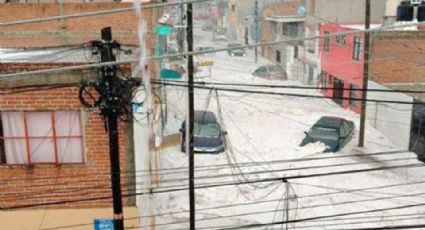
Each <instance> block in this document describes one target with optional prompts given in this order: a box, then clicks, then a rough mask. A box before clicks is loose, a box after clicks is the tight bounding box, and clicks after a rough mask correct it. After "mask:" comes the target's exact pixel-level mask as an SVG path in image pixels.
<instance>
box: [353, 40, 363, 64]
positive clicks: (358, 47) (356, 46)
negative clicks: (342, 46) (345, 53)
mask: <svg viewBox="0 0 425 230" xmlns="http://www.w3.org/2000/svg"><path fill="white" fill-rule="evenodd" d="M361 44H362V41H361V38H360V37H354V47H353V59H354V60H360V54H361Z"/></svg>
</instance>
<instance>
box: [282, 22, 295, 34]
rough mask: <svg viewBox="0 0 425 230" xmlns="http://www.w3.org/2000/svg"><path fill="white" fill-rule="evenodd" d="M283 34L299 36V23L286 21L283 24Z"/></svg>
mask: <svg viewBox="0 0 425 230" xmlns="http://www.w3.org/2000/svg"><path fill="white" fill-rule="evenodd" d="M282 32H283V36H288V37H297V36H298V23H294V22H292V23H284V24H283V26H282Z"/></svg>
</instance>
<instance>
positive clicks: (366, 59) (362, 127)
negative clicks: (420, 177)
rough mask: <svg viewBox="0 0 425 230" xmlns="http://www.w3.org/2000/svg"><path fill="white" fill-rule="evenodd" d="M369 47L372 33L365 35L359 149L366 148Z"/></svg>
mask: <svg viewBox="0 0 425 230" xmlns="http://www.w3.org/2000/svg"><path fill="white" fill-rule="evenodd" d="M369 28H370V0H366V13H365V29H366V30H368V29H369ZM369 47H370V32H365V34H364V58H363V87H362V101H361V102H362V105H361V112H360V132H359V147H364V138H365V123H366V98H367V88H368V81H369Z"/></svg>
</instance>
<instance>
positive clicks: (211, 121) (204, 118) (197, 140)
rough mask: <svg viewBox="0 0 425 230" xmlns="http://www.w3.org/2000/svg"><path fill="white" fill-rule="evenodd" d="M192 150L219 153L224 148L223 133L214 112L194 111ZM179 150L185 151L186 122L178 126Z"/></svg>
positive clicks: (224, 133) (225, 133)
mask: <svg viewBox="0 0 425 230" xmlns="http://www.w3.org/2000/svg"><path fill="white" fill-rule="evenodd" d="M194 124H195V125H194V151H195V152H196V153H220V152H223V151H224V150H225V149H226V141H225V135H227V132H225V131H223V130H222V129H221V126H220V124H219V123H218V122H217V118H216V116H215V115H214V113H212V112H210V111H195V120H194ZM180 133H181V135H182V138H181V144H180V147H181V151H182V152H185V151H186V138H185V137H186V122H183V123H182V126H181V128H180Z"/></svg>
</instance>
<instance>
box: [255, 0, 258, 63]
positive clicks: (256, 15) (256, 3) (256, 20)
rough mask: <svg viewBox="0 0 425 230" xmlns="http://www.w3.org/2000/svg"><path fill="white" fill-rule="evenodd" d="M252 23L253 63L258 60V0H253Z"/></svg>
mask: <svg viewBox="0 0 425 230" xmlns="http://www.w3.org/2000/svg"><path fill="white" fill-rule="evenodd" d="M254 17H255V18H254V23H255V29H254V38H255V63H257V62H258V46H257V44H258V0H255V7H254Z"/></svg>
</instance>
